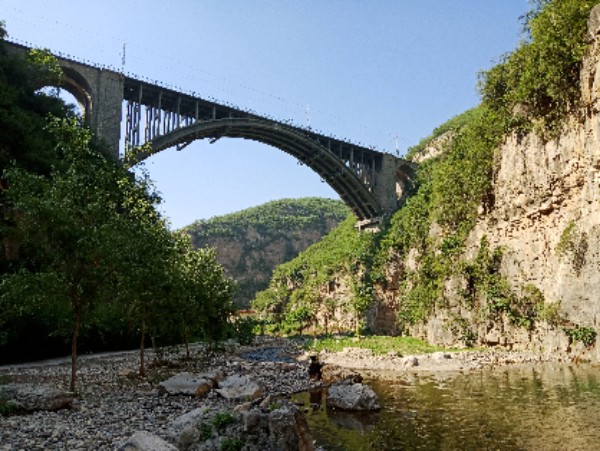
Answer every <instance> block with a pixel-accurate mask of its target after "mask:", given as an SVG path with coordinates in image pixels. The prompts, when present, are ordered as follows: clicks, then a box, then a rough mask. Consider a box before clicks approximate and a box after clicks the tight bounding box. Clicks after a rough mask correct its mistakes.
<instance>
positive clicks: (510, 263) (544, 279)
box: [380, 7, 600, 361]
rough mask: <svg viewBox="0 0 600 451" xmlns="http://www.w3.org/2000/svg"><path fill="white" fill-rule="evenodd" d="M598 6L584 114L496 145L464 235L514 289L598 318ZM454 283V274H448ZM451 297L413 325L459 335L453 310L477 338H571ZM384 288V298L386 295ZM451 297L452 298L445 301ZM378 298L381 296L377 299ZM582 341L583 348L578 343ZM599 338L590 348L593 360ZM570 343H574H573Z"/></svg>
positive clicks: (442, 336) (582, 320) (439, 338)
mask: <svg viewBox="0 0 600 451" xmlns="http://www.w3.org/2000/svg"><path fill="white" fill-rule="evenodd" d="M599 25H600V8H599V7H596V8H595V9H594V10H593V11H592V15H591V17H590V21H589V30H590V32H589V37H590V39H591V40H592V45H591V48H590V51H589V54H588V56H587V58H586V60H585V62H584V67H583V70H582V74H581V86H582V99H583V101H584V106H583V114H582V118H581V119H580V118H575V117H573V118H572V120H571V121H570V122H569V123H568V124H567V126H565V128H564V130H563V132H562V133H561V134H560V136H559V137H558V138H556V139H554V140H551V141H548V142H546V141H543V140H542V139H541V138H539V137H538V136H536V135H535V134H530V135H527V136H525V137H517V136H510V137H508V138H507V139H506V141H505V142H504V143H503V145H502V146H501V148H500V149H499V152H498V159H497V161H496V170H495V173H494V183H493V194H494V199H495V203H494V206H493V208H492V209H491V210H489V211H488V212H486V213H485V214H484V213H483V212H480V216H479V218H478V223H477V225H476V226H475V228H474V229H473V230H472V232H471V234H470V236H469V238H468V240H467V245H466V252H465V255H464V258H465V260H467V261H468V260H473V259H474V258H475V256H476V254H477V252H478V249H479V245H480V243H481V239H482V237H484V236H485V237H486V238H487V240H488V241H489V243H490V247H491V248H497V247H500V248H502V249H503V258H502V264H501V274H502V275H503V276H504V277H506V279H507V281H508V282H509V284H510V286H511V288H512V290H513V291H514V292H515V293H516V294H517V295H524V292H525V291H526V289H527V287H531V286H533V287H536V288H537V289H538V290H539V291H540V293H541V294H542V295H543V298H544V302H545V304H553V303H555V304H556V305H559V306H560V308H559V312H560V316H561V317H562V318H563V320H564V323H565V324H568V325H571V326H572V325H576V326H579V327H591V328H594V329H595V330H598V329H599V328H600V26H599ZM454 284H455V285H460V281H454ZM449 285H450V286H449V287H448V289H449V291H450V292H452V291H454V296H453V295H452V293H451V294H450V296H449V299H450V300H451V302H450V304H449V305H448V306H447V308H446V309H438V310H437V311H435V312H434V313H433V314H432V316H431V317H430V318H429V319H428V321H427V322H426V323H425V324H421V325H420V326H417V327H415V328H414V330H412V331H411V332H413V333H415V334H417V335H421V336H423V337H425V338H427V339H428V340H430V341H432V342H438V343H443V344H456V342H457V341H458V336H457V335H458V334H457V331H456V330H453V327H452V325H451V324H452V321H453V319H454V318H456V316H457V315H458V316H459V317H461V318H464V319H466V320H467V321H468V322H469V324H470V325H471V326H473V327H474V329H475V330H476V335H477V336H478V338H479V342H480V343H485V344H492V345H494V344H499V345H506V346H510V347H519V348H535V349H538V350H543V351H545V352H566V351H571V352H572V351H573V350H574V349H573V348H577V346H576V344H573V343H570V342H569V340H568V339H567V337H566V335H565V333H564V332H563V331H562V328H561V327H553V326H551V325H548V324H546V325H538V326H537V327H536V330H534V331H531V330H530V331H527V330H524V329H523V328H522V327H516V326H515V325H514V324H512V323H511V322H510V321H508V320H507V318H506V317H500V318H496V321H495V322H493V321H492V322H487V323H486V322H485V321H483V322H482V321H481V319H480V318H476V317H475V316H476V315H475V314H474V313H473V312H471V311H469V309H467V308H465V307H464V306H462V305H460V302H458V301H456V298H457V297H458V296H457V295H456V292H457V291H458V290H457V288H456V287H452V282H450V283H449ZM390 298H395V296H390V293H389V292H385V291H383V292H382V293H381V300H382V301H383V302H385V301H386V299H387V302H388V303H389V299H390ZM452 299H454V302H453V301H452ZM380 302H381V301H380ZM579 348H580V349H579V351H583V349H582V346H581V345H579ZM599 349H600V346H598V345H596V346H595V347H594V348H593V349H591V350H587V351H586V352H587V356H588V357H589V358H591V359H592V360H596V361H600V351H599ZM575 350H577V349H575Z"/></svg>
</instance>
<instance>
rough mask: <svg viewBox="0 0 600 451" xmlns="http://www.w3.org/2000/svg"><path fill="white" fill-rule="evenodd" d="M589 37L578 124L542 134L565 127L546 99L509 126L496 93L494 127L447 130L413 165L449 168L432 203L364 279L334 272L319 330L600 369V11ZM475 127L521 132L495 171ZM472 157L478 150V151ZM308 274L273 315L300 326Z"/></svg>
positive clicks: (374, 259)
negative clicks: (560, 356)
mask: <svg viewBox="0 0 600 451" xmlns="http://www.w3.org/2000/svg"><path fill="white" fill-rule="evenodd" d="M588 3H589V2H588ZM553 4H554V5H558V6H557V7H556V8H559V9H558V10H557V9H556V8H555V9H554V10H553V11H551V12H552V13H553V14H554V13H555V12H556V11H559V12H563V10H561V9H560V8H561V7H562V6H564V5H563V4H559V2H552V3H551V4H550V5H551V6H550V7H554V5H553ZM578 7H581V8H582V9H580V10H578V11H581V10H583V9H584V8H583V6H582V5H578ZM590 8H591V6H590ZM587 11H589V9H587ZM542 19H546V18H545V17H542ZM550 19H551V20H554V19H553V18H552V17H550ZM540 23H541V21H540V22H538V23H537V24H536V23H533V25H534V26H536V25H539V24H540ZM583 25H584V26H585V17H584V23H583ZM587 28H588V33H587V36H585V37H584V38H583V40H585V41H586V42H585V47H583V46H582V47H581V48H585V49H586V53H585V57H584V58H583V60H582V62H581V64H580V65H578V66H576V67H578V70H579V72H578V74H579V79H578V80H577V81H576V82H575V83H572V81H571V85H569V89H570V88H571V87H572V86H577V88H578V89H579V91H580V92H578V93H577V96H576V97H577V102H573V103H572V104H569V103H568V102H565V103H563V105H570V107H569V108H568V109H569V111H570V114H569V115H566V116H564V117H563V118H562V120H561V121H560V127H556V126H554V125H553V127H554V128H553V129H552V133H541V132H540V130H541V129H542V126H543V121H542V119H543V115H546V117H550V118H551V119H552V121H554V120H555V118H556V116H557V115H556V114H555V113H556V112H555V111H553V110H552V108H550V107H551V106H552V105H553V104H555V105H556V104H558V103H556V102H555V103H553V101H548V98H549V97H548V96H547V95H546V97H544V96H541V97H540V99H541V100H540V102H539V103H538V105H536V104H532V105H533V108H535V107H536V106H539V105H541V107H540V110H542V113H541V114H540V115H539V116H537V117H535V116H534V113H535V112H531V111H528V108H532V106H531V105H529V106H527V105H526V106H523V105H516V106H515V107H513V108H511V109H510V110H509V113H508V115H509V116H511V117H509V118H508V119H506V116H504V117H503V116H501V115H500V114H496V113H497V111H496V110H495V108H498V105H499V104H498V102H497V103H496V104H494V103H493V102H489V101H488V102H487V104H485V101H486V99H485V92H484V108H488V110H487V113H486V114H487V115H488V119H486V120H487V122H485V121H483V122H482V121H481V120H480V119H477V117H476V116H477V114H479V113H477V112H475V113H469V114H467V115H466V116H464V115H462V116H461V117H460V120H458V121H454V123H456V122H458V123H459V124H458V126H457V127H456V128H454V127H446V128H444V127H442V128H440V129H439V132H440V133H438V134H437V136H434V137H433V139H431V140H430V141H429V144H426V145H421V144H420V149H419V152H417V153H416V154H415V155H414V156H413V159H415V160H416V161H423V162H425V161H426V160H427V159H428V158H429V159H432V160H436V161H433V162H432V164H431V165H429V166H427V163H423V164H422V169H423V171H422V172H421V175H422V183H421V187H420V189H419V192H418V193H417V194H416V195H415V196H414V197H413V198H412V199H411V200H409V202H408V203H407V205H406V207H404V210H406V211H404V212H402V211H400V212H398V213H397V214H396V215H395V216H394V217H393V218H392V219H391V223H390V225H389V226H388V227H387V228H386V229H385V230H384V231H383V232H382V233H381V234H380V235H379V236H377V237H375V239H374V240H373V242H372V243H371V246H370V248H371V249H373V248H376V250H375V251H370V250H369V246H365V247H363V248H362V250H361V251H360V252H358V253H354V254H353V256H352V257H351V258H353V259H355V260H356V264H355V265H353V266H352V268H353V271H348V270H346V269H336V270H335V271H330V275H329V276H328V280H327V281H326V282H325V283H321V282H320V283H317V284H316V285H317V286H318V288H317V289H316V290H314V291H313V294H312V295H310V296H308V295H303V296H302V299H303V301H302V302H304V303H305V304H306V303H309V304H310V305H311V306H312V307H311V308H312V311H313V312H315V314H314V315H313V316H312V317H311V318H310V320H309V321H308V322H309V323H312V324H313V326H315V327H316V328H323V327H329V328H331V327H332V326H333V327H334V328H335V325H337V326H339V327H340V328H346V329H347V328H349V327H352V325H353V324H354V325H357V326H358V325H359V323H361V324H360V325H361V326H364V327H366V329H367V330H370V331H371V332H375V333H381V334H399V333H409V334H412V335H415V336H420V337H423V338H426V339H427V340H428V341H430V342H432V343H439V344H445V345H453V346H456V345H490V346H504V347H509V348H521V349H535V350H538V351H543V352H548V353H557V352H558V353H565V355H567V354H570V355H577V356H578V357H583V358H587V359H591V360H596V361H600V351H598V349H600V346H598V345H595V343H596V335H597V331H598V330H599V329H600V325H599V324H598V321H600V5H599V6H596V7H595V8H593V9H592V11H591V15H590V16H589V20H588V22H587ZM584 30H585V29H584ZM542 32H543V30H542ZM567 34H568V30H567ZM542 45H548V43H547V42H546V41H542ZM578 48H579V47H578ZM521 50H522V49H521ZM534 50H535V49H534ZM534 50H531V49H529V48H526V49H525V51H521V53H520V54H518V55H517V57H520V56H522V55H527V53H526V52H527V51H534ZM543 50H544V51H545V49H543ZM515 66H516V65H515ZM521 66H522V65H521ZM506 67H508V68H510V69H512V68H513V67H511V66H505V67H501V68H500V70H498V71H497V72H490V74H491V75H489V78H490V79H492V81H491V84H493V82H496V81H497V80H496V79H494V78H493V77H499V75H498V74H500V75H501V76H506V75H505V74H506V72H502V71H503V70H505V69H506ZM570 67H575V65H572V66H570ZM566 79H567V80H568V78H566ZM501 81H502V80H501ZM525 82H529V81H527V80H525ZM525 82H524V83H525ZM498 86H505V85H503V84H502V83H497V84H496V85H495V87H496V88H497V87H498ZM492 87H494V86H492ZM484 89H485V88H484ZM536 89H537V88H536ZM555 91H556V89H555ZM493 94H494V95H496V94H497V92H494V93H493ZM488 96H489V92H488ZM505 100H506V99H503V101H505ZM520 101H521V102H522V100H520ZM544 102H546V104H544ZM490 105H491V108H490ZM500 105H501V104H500ZM548 105H550V107H548ZM557 108H558V107H556V108H555V109H557ZM564 109H565V110H566V109H567V108H564ZM490 111H491V113H490ZM519 114H521V115H523V114H525V115H530V116H532V117H533V119H532V120H531V122H530V125H531V124H533V125H532V126H530V127H529V128H526V127H523V126H522V123H523V122H524V121H523V120H522V117H519V116H518V115H519ZM489 117H492V119H496V120H495V121H493V120H492V121H490V120H489ZM527 119H529V118H527ZM473 120H474V121H475V122H477V121H479V124H481V123H483V124H486V126H487V127H488V128H489V127H496V126H498V128H499V129H500V128H501V126H502V127H504V125H503V124H505V123H510V124H511V125H510V126H509V127H505V128H502V130H505V129H508V130H509V132H508V133H504V132H502V134H501V135H500V134H499V135H498V136H500V139H499V140H498V141H494V144H493V149H492V150H491V151H489V155H490V157H489V159H488V160H489V163H488V162H487V161H488V160H486V158H487V157H485V153H486V152H487V151H486V150H485V147H484V145H483V144H482V142H484V141H486V140H487V142H488V143H489V142H491V141H492V139H491V138H489V136H488V129H486V128H485V127H484V128H482V127H481V126H480V125H477V124H476V125H475V126H469V127H470V130H467V131H466V132H464V133H463V132H462V131H460V130H461V127H463V125H464V123H466V122H470V123H473ZM503 121H504V122H503ZM515 123H517V125H518V126H517V127H514V124H515ZM548 123H551V122H550V120H549V121H548ZM557 123H558V122H552V124H557ZM497 124H500V125H497ZM540 124H541V125H540ZM478 127H479V128H478ZM511 127H512V128H511ZM489 135H490V136H491V135H493V133H489ZM474 136H475V139H474V138H473V137H474ZM478 137H482V138H481V139H479V138H478ZM477 139H479V141H477ZM456 140H460V142H459V143H458V144H457V145H455V146H454V147H453V146H452V141H456ZM468 146H471V147H473V149H474V150H472V151H465V148H467V147H468ZM446 151H447V152H448V154H447V155H445V154H444V152H446ZM482 155H483V156H482ZM479 158H481V162H478V163H477V164H472V162H473V160H476V159H479ZM468 184H472V187H471V188H468V187H467V188H465V189H463V186H462V185H468ZM454 185H459V186H458V187H456V186H454ZM448 193H452V195H448ZM449 204H452V205H449ZM469 204H472V205H473V206H474V209H471V206H469ZM408 210H410V211H408ZM471 211H474V213H473V214H471ZM342 242H347V239H346V241H343V240H342ZM336 246H338V247H339V246H341V244H337V245H336ZM365 255H366V257H365ZM304 267H306V264H304V266H302V265H298V268H288V269H287V279H286V281H287V282H286V284H287V285H286V284H282V283H281V282H278V281H276V280H274V281H272V282H271V288H270V290H271V292H272V293H273V295H272V296H271V297H270V298H268V301H269V303H268V304H269V305H268V307H267V308H265V311H271V312H272V311H282V312H283V313H284V314H287V316H288V317H290V318H291V317H294V312H297V311H299V305H301V304H299V303H298V299H299V298H300V297H299V296H297V295H296V294H295V293H298V292H299V291H301V290H303V291H307V290H308V289H309V287H310V286H311V283H312V285H315V279H314V278H313V279H310V277H311V276H310V273H311V271H312V272H315V269H314V268H311V269H310V270H306V271H305V270H304V269H303V268H304ZM299 271H301V272H302V277H298V276H297V275H295V274H296V273H297V272H299ZM292 276H294V277H292ZM309 279H310V280H311V281H312V282H308V280H309ZM317 282H318V280H317ZM265 299H267V297H265ZM357 299H358V301H357ZM331 306H333V307H331ZM295 316H297V315H295Z"/></svg>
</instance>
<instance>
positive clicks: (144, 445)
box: [118, 431, 177, 451]
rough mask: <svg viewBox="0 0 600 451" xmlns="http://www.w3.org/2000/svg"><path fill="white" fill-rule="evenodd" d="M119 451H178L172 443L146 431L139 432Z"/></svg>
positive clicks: (121, 445) (122, 445)
mask: <svg viewBox="0 0 600 451" xmlns="http://www.w3.org/2000/svg"><path fill="white" fill-rule="evenodd" d="M118 450H119V451H177V448H175V447H174V446H173V445H171V444H170V443H168V442H166V441H164V440H163V439H162V438H160V437H158V436H157V435H154V434H151V433H150V432H146V431H137V432H136V433H134V434H133V435H132V436H131V437H130V438H129V439H128V440H126V441H125V442H123V443H121V444H120V445H119V448H118Z"/></svg>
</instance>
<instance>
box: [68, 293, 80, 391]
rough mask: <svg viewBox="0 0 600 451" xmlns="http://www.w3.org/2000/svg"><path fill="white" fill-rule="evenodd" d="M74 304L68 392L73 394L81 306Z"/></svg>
mask: <svg viewBox="0 0 600 451" xmlns="http://www.w3.org/2000/svg"><path fill="white" fill-rule="evenodd" d="M74 304H75V324H74V325H73V336H72V337H71V383H70V384H69V390H70V391H72V392H75V388H76V386H77V337H78V336H79V327H80V325H81V304H80V302H79V301H78V300H75V301H74Z"/></svg>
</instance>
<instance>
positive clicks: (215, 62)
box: [0, 0, 530, 228]
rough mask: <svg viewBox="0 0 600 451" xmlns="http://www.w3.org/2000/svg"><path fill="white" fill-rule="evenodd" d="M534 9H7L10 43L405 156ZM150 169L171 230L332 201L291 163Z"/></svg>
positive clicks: (467, 95) (233, 2)
mask: <svg viewBox="0 0 600 451" xmlns="http://www.w3.org/2000/svg"><path fill="white" fill-rule="evenodd" d="M529 9H530V4H529V2H528V1H527V0H361V1H359V0H327V1H326V0H293V1H292V0H211V1H208V0H171V1H169V2H167V1H157V0H127V1H125V0H119V1H116V0H102V1H96V2H91V1H81V0H77V1H76V0H53V1H47V0H46V1H42V0H27V1H23V0H0V20H4V21H5V22H6V28H7V31H8V33H9V38H12V39H15V40H19V41H27V42H29V43H31V44H32V45H34V46H37V47H45V48H49V49H51V50H55V51H61V52H63V53H67V54H70V55H73V56H75V57H76V58H78V59H84V60H89V61H90V62H97V63H100V64H104V65H109V66H114V67H115V68H121V67H122V50H123V45H124V44H125V66H124V70H125V72H130V73H132V74H136V75H140V76H144V77H147V78H149V79H151V80H160V81H162V82H164V83H167V84H169V85H172V86H175V87H179V88H182V89H183V90H187V91H195V92H198V93H200V94H201V95H202V96H205V97H213V98H216V99H221V100H223V101H225V102H229V103H232V104H234V105H236V106H240V107H243V108H247V109H252V110H254V111H256V112H257V113H259V114H265V115H269V116H274V117H276V118H279V119H285V120H293V121H294V122H296V123H297V124H299V125H307V124H308V123H309V122H310V125H311V127H313V128H315V129H317V130H320V131H322V132H324V133H327V134H332V135H335V136H337V137H343V138H347V139H349V140H352V141H355V142H359V143H362V144H364V145H367V146H375V147H376V148H378V149H379V150H385V151H389V152H392V153H395V152H396V149H397V148H398V149H399V151H400V153H401V154H403V153H405V152H406V150H407V148H408V147H410V146H412V145H415V144H416V143H418V142H419V140H420V139H421V138H423V137H425V136H427V135H429V134H430V133H431V131H432V130H433V129H434V128H435V127H437V126H438V125H440V124H442V123H443V122H445V121H446V120H447V119H449V118H451V117H453V116H455V115H457V114H459V113H461V112H463V111H465V110H466V109H468V108H471V107H473V106H475V105H476V104H477V103H478V102H479V97H478V94H477V89H476V85H477V74H478V73H479V72H480V71H481V70H484V69H486V68H489V67H490V66H491V65H493V63H494V62H495V61H497V60H498V59H499V58H500V57H501V56H502V55H503V54H505V53H507V52H510V51H512V50H513V49H514V48H515V47H516V45H517V44H518V42H519V40H521V39H522V35H521V29H522V23H521V21H520V19H519V18H520V17H521V16H522V15H523V14H525V13H526V12H527V11H528V10H529ZM145 169H146V170H147V171H148V172H149V174H150V177H151V178H152V179H153V180H154V181H155V184H156V188H157V190H158V191H159V192H161V194H162V196H163V199H164V202H163V204H162V206H161V207H160V208H161V210H162V211H163V212H164V214H165V216H167V217H168V218H170V221H171V224H172V227H173V228H179V227H182V226H184V225H187V224H189V223H191V222H193V221H194V220H197V219H206V218H209V217H212V216H215V215H221V214H226V213H231V212H234V211H238V210H241V209H243V208H247V207H251V206H255V205H259V204H261V203H264V202H267V201H269V200H274V199H280V198H289V197H293V198H297V197H305V196H322V197H330V198H338V196H337V194H336V193H335V192H334V191H333V190H331V189H330V188H329V187H328V186H327V185H326V184H325V183H322V182H321V181H320V179H319V177H318V176H317V175H316V174H314V173H312V171H310V169H308V168H307V167H306V166H299V165H298V164H297V163H296V161H295V160H293V159H292V158H291V157H290V156H288V155H286V154H284V153H283V152H281V151H279V150H277V149H274V148H271V147H268V146H265V145H263V144H259V143H254V142H251V141H244V140H232V139H222V140H219V141H217V142H216V143H214V144H209V143H208V142H207V141H197V142H195V143H193V144H192V145H190V146H188V147H187V148H185V149H184V150H183V151H181V152H177V151H175V150H174V149H170V150H167V151H164V152H162V153H160V154H158V155H155V156H153V157H152V158H151V159H149V160H147V162H146V163H145Z"/></svg>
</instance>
